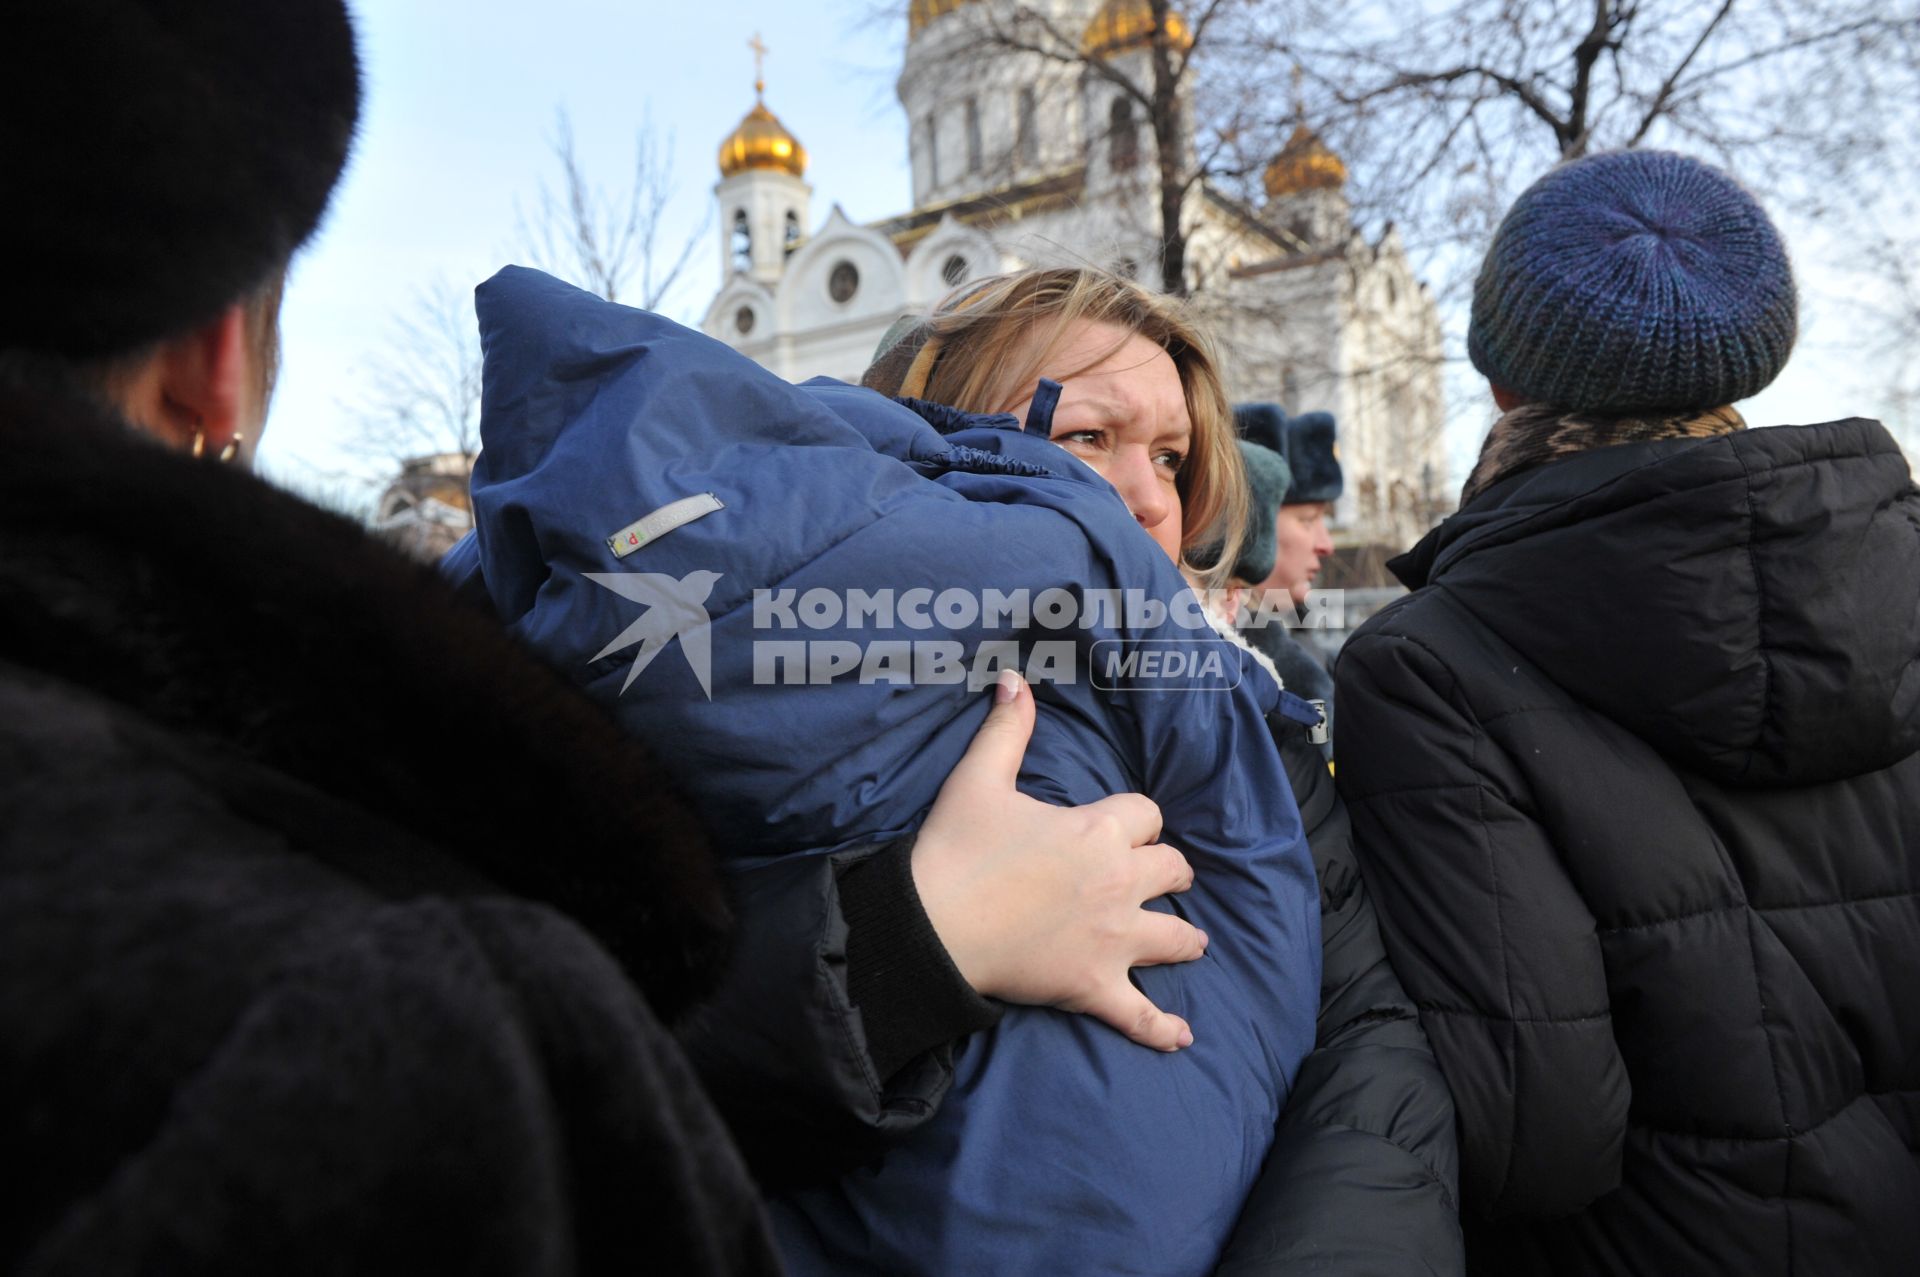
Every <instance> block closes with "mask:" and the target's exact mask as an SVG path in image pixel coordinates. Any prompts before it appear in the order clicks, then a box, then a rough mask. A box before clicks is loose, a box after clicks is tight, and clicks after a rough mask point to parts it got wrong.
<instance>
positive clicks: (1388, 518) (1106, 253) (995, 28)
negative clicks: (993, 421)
mask: <svg viewBox="0 0 1920 1277" xmlns="http://www.w3.org/2000/svg"><path fill="white" fill-rule="evenodd" d="M1012 7H1013V6H1012V5H1011V4H1010V3H1008V2H1007V0H913V3H912V4H911V5H910V7H909V20H908V40H907V46H906V56H905V61H904V65H903V67H902V70H901V75H900V78H899V81H898V93H899V97H900V102H901V105H902V106H903V107H904V108H905V109H906V115H907V119H908V124H909V130H910V132H909V143H908V150H909V154H910V156H911V166H912V189H913V202H914V206H913V208H912V209H910V210H909V211H907V212H905V213H902V214H900V215H899V216H897V217H892V218H888V219H886V220H884V221H881V222H876V223H872V224H868V225H860V224H856V223H854V222H852V221H851V220H849V219H848V218H847V217H846V215H845V214H844V213H843V212H842V211H841V210H840V208H839V207H838V206H837V205H836V206H834V207H832V208H831V209H830V211H828V213H827V214H826V216H825V217H824V218H822V219H820V220H819V221H818V222H816V221H815V220H814V214H813V188H812V186H811V185H810V184H809V183H808V181H807V180H806V179H807V155H806V149H805V147H804V146H802V145H801V143H800V141H799V140H798V139H797V138H796V137H795V136H794V135H793V134H792V133H791V132H789V131H788V130H787V129H786V127H785V126H784V125H783V124H782V123H781V122H780V120H779V119H778V118H777V117H776V116H775V115H774V114H773V113H772V112H771V111H770V110H769V109H768V108H767V107H766V105H765V103H764V102H763V101H756V103H755V105H754V107H753V109H752V110H751V111H749V112H748V114H747V116H746V117H745V118H744V119H743V120H742V121H741V122H740V124H739V126H738V127H737V128H735V130H734V131H733V132H732V133H731V134H729V135H728V137H727V138H726V139H725V141H724V142H723V143H722V144H721V149H720V181H719V184H718V185H717V186H716V187H715V188H714V193H715V196H716V197H717V199H718V200H719V210H720V218H719V222H720V238H721V243H720V257H721V262H720V264H721V271H722V276H721V277H722V279H723V281H724V282H723V283H722V285H721V288H720V290H719V292H718V294H717V295H716V296H715V297H714V299H713V302H712V304H711V305H710V306H709V307H708V309H707V312H706V315H705V317H704V319H703V320H702V327H703V328H704V329H705V331H706V332H707V333H709V334H710V335H712V336H714V337H717V338H719V339H721V340H723V341H725V342H727V343H728V344H730V345H732V346H733V347H734V348H736V349H738V350H740V351H741V352H742V353H744V354H746V355H748V356H750V357H751V358H753V359H755V360H756V361H758V362H759V363H761V364H762V365H764V366H765V367H767V368H768V369H770V370H772V371H773V372H775V373H777V374H779V375H780V376H782V377H786V378H789V379H792V380H802V379H804V378H807V377H813V376H820V375H825V376H831V377H838V378H842V379H845V380H855V379H857V378H858V377H859V375H860V373H861V371H862V370H863V369H864V368H865V367H866V365H867V363H868V362H869V360H870V359H871V358H872V355H873V353H874V346H875V344H876V343H877V342H878V341H879V340H880V337H881V335H882V334H883V333H884V332H885V331H886V329H887V328H888V326H889V325H891V324H892V323H893V322H894V320H896V319H897V318H899V317H900V316H901V315H903V314H908V313H912V312H916V311H925V310H928V309H929V308H931V307H932V306H934V305H935V304H936V303H938V302H939V300H940V299H941V298H942V297H944V296H945V295H946V294H947V293H949V292H950V291H951V290H953V289H954V288H955V287H957V286H959V285H962V284H965V283H966V282H967V281H968V280H971V279H977V278H979V277H982V276H985V275H991V274H998V273H1000V272H1002V271H1008V270H1017V269H1020V268H1023V267H1027V266H1050V265H1061V264H1078V265H1097V266H1101V267H1106V268H1108V269H1113V270H1117V271H1120V272H1121V273H1123V274H1127V275H1131V276H1135V277H1137V278H1139V279H1141V280H1142V282H1144V283H1147V284H1149V285H1156V286H1157V285H1158V284H1159V283H1160V267H1159V263H1160V250H1159V241H1160V212H1159V207H1160V205H1159V188H1158V181H1157V177H1158V168H1157V163H1156V159H1155V150H1154V142H1153V135H1152V133H1151V131H1150V130H1149V128H1148V127H1147V121H1146V120H1145V118H1144V114H1143V112H1142V111H1141V110H1140V108H1139V106H1138V104H1137V102H1136V101H1135V100H1134V98H1133V97H1132V96H1131V95H1130V94H1127V93H1126V92H1125V91H1124V90H1123V89H1121V88H1120V87H1118V86H1117V85H1116V84H1115V83H1114V80H1113V78H1112V75H1115V74H1117V75H1119V76H1122V77H1125V78H1127V79H1128V80H1129V81H1131V82H1132V83H1133V84H1137V85H1146V84H1149V83H1150V82H1151V64H1150V62H1149V61H1148V59H1150V57H1151V36H1152V26H1153V19H1152V16H1151V12H1150V10H1149V9H1148V6H1147V4H1146V0H1025V2H1024V4H1022V5H1021V6H1020V8H1021V9H1022V10H1023V11H1028V12H1032V13H1037V14H1038V15H1039V17H1038V19H1036V20H1038V21H1041V22H1043V23H1044V26H1043V27H1042V30H1043V32H1044V33H1045V35H1046V36H1047V38H1050V39H1054V40H1059V39H1061V38H1063V36H1062V33H1065V35H1064V38H1067V39H1072V40H1075V41H1077V42H1078V44H1079V48H1080V57H1079V58H1077V59H1071V60H1069V59H1062V58H1058V57H1049V56H1047V55H1046V54H1044V53H1041V52H1035V51H1030V50H1023V49H1019V48H1014V47H1009V46H1010V44H1012V43H1013V42H1012V41H1009V40H1007V39H1006V38H1005V35H1004V33H1005V31H1006V30H1007V28H1006V27H1005V26H1004V25H1001V24H1002V23H1003V22H1004V21H1005V18H1006V14H1007V12H1008V10H1010V9H1011V8H1012ZM1167 36H1168V40H1169V42H1170V43H1171V44H1173V46H1174V47H1175V48H1178V49H1184V48H1187V47H1190V45H1191V42H1192V36H1191V34H1190V33H1189V32H1188V31H1187V30H1186V28H1185V26H1184V24H1183V23H1182V22H1181V20H1180V19H1179V18H1178V16H1177V15H1176V16H1172V17H1170V19H1169V21H1168V27H1167ZM1096 62H1097V63H1101V64H1104V66H1105V67H1106V68H1107V69H1108V71H1109V72H1110V73H1111V74H1106V73H1102V72H1101V71H1100V70H1098V69H1097V68H1096V67H1095V65H1094V64H1095V63H1096ZM756 91H757V92H760V91H761V87H760V86H759V85H756ZM1181 118H1182V120H1186V119H1190V118H1191V113H1190V112H1187V111H1183V112H1182V113H1181ZM1182 146H1183V147H1184V148H1185V149H1186V150H1187V152H1188V154H1186V155H1185V156H1183V167H1184V168H1185V169H1186V170H1187V171H1191V168H1192V166H1193V165H1194V159H1193V156H1192V154H1191V147H1192V137H1191V135H1190V133H1186V132H1184V131H1183V136H1182ZM1264 178H1265V180H1264V182H1263V184H1262V185H1263V188H1264V192H1265V199H1264V200H1263V201H1262V202H1261V204H1260V205H1259V206H1258V207H1249V206H1247V205H1245V204H1243V203H1241V202H1239V201H1237V200H1235V199H1232V198H1230V197H1229V196H1228V195H1226V194H1224V193H1222V192H1221V191H1219V190H1217V189H1215V188H1214V187H1212V186H1210V185H1208V184H1207V183H1206V182H1205V181H1204V180H1201V181H1196V182H1194V183H1192V184H1191V185H1190V186H1189V187H1188V189H1187V192H1186V195H1185V197H1184V198H1185V206H1184V208H1183V211H1182V217H1181V224H1182V225H1183V226H1184V227H1186V228H1187V233H1188V247H1187V263H1186V266H1187V281H1186V282H1187V286H1188V290H1189V293H1190V295H1191V301H1192V304H1193V305H1194V307H1195V308H1196V309H1197V310H1199V311H1200V312H1201V314H1202V315H1203V316H1204V317H1205V318H1208V319H1210V320H1211V321H1212V322H1213V325H1214V329H1215V331H1216V332H1217V333H1219V334H1220V336H1221V347H1222V350H1221V354H1222V363H1223V370H1224V372H1225V375H1226V378H1227V389H1228V392H1229V393H1230V394H1231V395H1232V396H1233V398H1234V399H1235V400H1236V401H1246V400H1266V401H1270V402H1275V403H1279V404H1281V405H1282V406H1283V407H1284V408H1286V410H1287V411H1289V412H1309V411H1314V410H1326V411H1329V412H1332V413H1333V414H1334V415H1335V416H1336V418H1337V419H1338V421H1339V428H1340V455H1341V460H1342V463H1343V466H1344V468H1345V471H1346V478H1347V483H1346V493H1345V495H1344V496H1343V497H1342V498H1341V501H1340V503H1339V507H1338V509H1337V510H1336V513H1335V527H1336V536H1337V538H1338V539H1339V540H1341V541H1343V542H1346V543H1350V544H1361V545H1387V546H1394V547H1403V546H1406V545H1409V544H1411V543H1412V542H1413V541H1414V540H1415V539H1417V537H1418V536H1419V535H1420V534H1421V533H1423V532H1424V531H1425V530H1426V528H1427V526H1429V524H1430V523H1431V522H1432V521H1433V519H1434V517H1435V515H1436V513H1437V512H1438V510H1439V508H1440V507H1439V503H1440V502H1441V501H1442V500H1444V498H1442V497H1441V495H1440V494H1442V493H1444V492H1445V491H1446V489H1447V481H1446V475H1445V473H1444V449H1443V446H1442V438H1441V434H1442V421H1443V416H1444V411H1443V404H1442V400H1441V367H1440V357H1441V356H1440V352H1441V344H1440V341H1441V339H1440V323H1439V317H1438V313H1437V310H1436V308H1435V306H1434V302H1433V299H1432V297H1431V296H1430V294H1429V293H1428V291H1427V288H1426V286H1425V285H1424V284H1423V283H1422V282H1421V281H1419V280H1418V279H1416V278H1415V277H1414V275H1413V272H1412V270H1411V268H1410V266H1409V264H1408V261H1407V256H1406V253H1405V251H1404V249H1403V247H1402V245H1401V243H1400V241H1399V238H1398V236H1397V235H1396V234H1395V233H1394V232H1393V231H1392V230H1391V229H1389V230H1387V231H1386V232H1385V233H1384V234H1383V235H1382V236H1380V237H1379V238H1377V239H1373V240H1369V239H1368V238H1367V237H1366V236H1364V235H1363V234H1362V233H1361V232H1360V231H1359V229H1358V228H1357V227H1356V226H1355V224H1354V220H1353V216H1352V211H1351V208H1350V206H1349V204H1348V202H1347V197H1346V195H1345V186H1346V180H1347V171H1346V167H1345V165H1344V163H1343V162H1342V161H1341V159H1340V158H1339V157H1338V156H1337V155H1335V154H1334V153H1333V152H1332V151H1330V150H1329V149H1328V148H1327V147H1326V146H1325V144H1324V143H1323V142H1322V141H1321V139H1320V138H1319V137H1318V136H1317V135H1316V134H1315V133H1314V132H1313V130H1312V129H1310V128H1309V127H1307V125H1306V123H1305V121H1304V120H1302V121H1300V122H1299V123H1298V124H1297V126H1296V127H1295V128H1294V131H1293V136H1292V138H1291V139H1290V140H1289V141H1288V143H1287V144H1286V146H1285V147H1284V148H1283V149H1282V150H1281V152H1280V153H1279V154H1278V155H1277V156H1275V157H1274V159H1273V161H1272V162H1271V163H1270V164H1269V165H1268V166H1267V168H1266V171H1265V175H1264Z"/></svg>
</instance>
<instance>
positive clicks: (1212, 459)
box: [896, 267, 1247, 585]
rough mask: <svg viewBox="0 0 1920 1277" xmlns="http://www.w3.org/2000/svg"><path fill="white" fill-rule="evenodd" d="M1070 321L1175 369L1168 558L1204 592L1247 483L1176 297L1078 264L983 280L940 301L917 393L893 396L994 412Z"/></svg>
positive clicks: (1236, 533)
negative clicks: (1129, 337)
mask: <svg viewBox="0 0 1920 1277" xmlns="http://www.w3.org/2000/svg"><path fill="white" fill-rule="evenodd" d="M1082 322H1085V323H1106V324H1114V325H1116V326H1118V327H1120V328H1123V329H1125V330H1126V331H1127V332H1128V333H1129V334H1138V335H1139V336H1142V337H1145V338H1146V339H1147V340H1148V341H1151V342H1153V343H1154V344H1155V345H1156V346H1159V347H1160V348H1161V349H1162V350H1164V351H1166V352H1167V354H1168V355H1169V356H1170V357H1171V358H1172V360H1173V366H1174V367H1175V368H1176V369H1177V370H1178V371H1179V374H1180V386H1181V389H1182V391H1183V392H1184V393H1185V396H1186V401H1187V415H1188V417H1189V418H1190V419H1191V421H1192V423H1193V436H1192V439H1191V441H1190V443H1189V445H1188V450H1187V459H1186V463H1185V464H1184V465H1182V466H1181V467H1180V473H1179V476H1178V477H1177V479H1176V481H1175V487H1176V490H1177V491H1178V492H1179V494H1180V506H1181V514H1182V519H1183V526H1182V535H1181V543H1180V553H1181V557H1182V559H1183V560H1186V562H1184V563H1182V565H1181V566H1183V567H1188V568H1191V569H1192V570H1194V571H1196V572H1199V573H1200V574H1202V576H1203V578H1204V579H1205V582H1206V584H1209V585H1213V584H1218V582H1217V581H1216V580H1214V578H1215V577H1216V576H1218V575H1220V574H1221V573H1224V572H1226V571H1228V570H1230V569H1231V567H1232V565H1233V562H1234V560H1235V558H1236V557H1237V556H1238V554H1239V548H1240V541H1241V539H1242V537H1243V536H1244V535H1245V532H1246V524H1247V480H1246V476H1245V474H1244V473H1242V468H1241V462H1240V449H1239V448H1238V447H1237V446H1236V444H1235V442H1234V439H1235V436H1234V429H1233V405H1232V404H1231V403H1230V402H1229V401H1228V399H1227V392H1226V388H1225V386H1223V385H1222V384H1221V381H1220V372H1219V361H1218V360H1217V359H1216V358H1215V355H1214V351H1213V343H1212V342H1211V340H1210V339H1209V338H1208V336H1207V335H1206V332H1205V330H1204V329H1202V328H1201V326H1200V324H1199V323H1198V321H1197V320H1196V319H1195V318H1194V316H1193V314H1192V313H1191V312H1190V311H1189V310H1188V309H1187V307H1186V306H1185V305H1183V304H1182V303H1181V302H1179V301H1178V300H1176V299H1174V298H1171V297H1166V296H1162V295H1160V294H1157V293H1151V292H1148V291H1147V290H1146V289H1144V288H1142V287H1140V285H1138V284H1136V283H1134V282H1133V281H1132V280H1129V279H1123V278H1121V277H1120V276H1118V275H1114V274H1110V273H1108V272H1106V271H1100V270H1092V269H1087V268H1080V267H1062V268H1054V269H1045V270H1027V271H1020V272H1018V273H1015V274H1011V275H1001V276H997V277H995V278H992V279H988V280H984V281H982V282H980V283H977V284H974V285H972V286H970V287H968V288H966V289H964V290H962V291H961V292H959V293H957V294H955V295H953V296H952V297H949V298H948V299H947V300H946V301H945V302H943V303H942V304H941V305H940V306H939V307H938V308H936V309H935V311H934V313H933V314H932V315H930V316H928V317H927V319H926V320H924V321H923V322H922V324H921V325H920V326H919V329H918V330H917V331H918V333H919V334H923V342H924V344H923V345H922V346H921V347H920V352H919V353H920V354H921V358H919V359H915V360H914V364H915V366H916V372H918V373H920V374H922V375H923V376H924V384H916V385H914V386H913V387H912V388H911V389H909V390H907V391H905V393H910V394H913V395H917V396H919V397H920V398H924V399H931V400H934V401H936V402H938V403H944V404H951V405H952V406H954V407H956V408H960V409H964V410H966V411H968V412H1000V411H1004V410H1005V409H1006V408H1007V407H1009V406H1010V405H1011V404H1012V403H1013V402H1015V401H1017V399H1018V398H1019V397H1020V395H1021V394H1022V393H1024V392H1025V391H1026V389H1027V388H1029V387H1031V386H1032V385H1033V384H1034V382H1036V381H1037V380H1038V379H1039V377H1040V375H1041V372H1042V370H1043V369H1044V368H1045V367H1046V363H1047V360H1048V359H1049V358H1051V357H1052V356H1053V355H1054V353H1055V352H1056V351H1057V350H1058V349H1059V348H1060V346H1061V344H1062V342H1063V341H1064V339H1065V338H1066V337H1067V335H1068V333H1069V332H1070V331H1071V330H1072V329H1073V328H1074V326H1075V325H1077V324H1080V323H1082ZM909 340H911V337H909ZM1101 357H1102V358H1104V356H1101ZM1098 362H1099V359H1098V358H1096V359H1094V360H1092V361H1090V363H1089V365H1088V366H1092V364H1093V363H1098ZM1056 371H1057V370H1056ZM1077 371H1081V370H1079V369H1068V370H1066V371H1065V372H1064V373H1060V374H1059V375H1060V377H1062V378H1064V377H1071V376H1072V375H1073V374H1074V373H1075V372H1077ZM921 379H922V378H921V376H915V377H914V381H916V382H920V381H921ZM896 389H897V388H896ZM1196 558H1197V559H1199V560H1200V561H1199V562H1194V560H1195V559H1196Z"/></svg>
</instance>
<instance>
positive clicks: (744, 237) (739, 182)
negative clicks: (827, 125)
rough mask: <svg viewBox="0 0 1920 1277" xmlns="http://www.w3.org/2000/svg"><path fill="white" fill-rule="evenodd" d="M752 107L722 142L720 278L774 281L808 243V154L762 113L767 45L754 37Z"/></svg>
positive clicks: (751, 45) (766, 112)
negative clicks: (805, 241)
mask: <svg viewBox="0 0 1920 1277" xmlns="http://www.w3.org/2000/svg"><path fill="white" fill-rule="evenodd" d="M747 47H748V48H750V49H752V50H753V62H754V68H753V69H754V74H753V109H752V110H751V111H748V112H747V113H746V115H745V116H743V117H742V118H741V120H740V123H739V124H738V125H736V126H735V128H734V130H733V132H731V133H729V134H728V135H727V136H726V138H725V139H724V140H723V141H722V142H721V143H720V181H719V183H718V184H717V185H716V186H715V187H714V188H713V193H714V195H715V197H716V198H718V199H719V201H720V272H721V277H722V278H723V279H724V278H729V277H731V276H733V275H735V274H747V275H751V276H752V277H753V278H754V279H757V280H759V281H760V282H762V283H764V284H768V285H771V284H773V283H775V282H776V281H778V280H779V278H780V276H781V274H782V273H783V272H784V271H785V269H786V264H787V257H788V256H789V255H790V254H791V253H792V252H793V250H794V249H796V248H798V247H799V246H800V243H801V241H802V240H804V239H805V238H806V234H807V225H808V208H809V205H810V203H811V201H812V197H813V188H812V187H811V186H809V185H807V183H806V180H805V176H806V171H807V148H806V147H804V146H802V145H800V139H799V138H796V137H795V136H794V135H793V134H792V133H790V132H788V131H787V127H786V125H784V124H782V123H781V122H780V119H779V117H778V116H776V115H775V114H774V113H773V112H772V111H769V110H768V109H767V104H766V90H767V82H766V75H765V59H766V55H767V46H766V45H764V44H762V43H761V41H760V37H759V36H758V35H755V36H754V37H753V39H751V40H749V41H748V42H747Z"/></svg>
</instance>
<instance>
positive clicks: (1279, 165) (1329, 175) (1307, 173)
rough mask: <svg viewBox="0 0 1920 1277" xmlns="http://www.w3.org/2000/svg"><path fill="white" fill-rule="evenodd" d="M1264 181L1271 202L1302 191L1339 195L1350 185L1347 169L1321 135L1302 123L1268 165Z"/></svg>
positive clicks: (1294, 127) (1295, 127) (1263, 176)
mask: <svg viewBox="0 0 1920 1277" xmlns="http://www.w3.org/2000/svg"><path fill="white" fill-rule="evenodd" d="M1261 180H1262V182H1263V183H1264V184H1265V186H1266V188H1267V198H1268V199H1270V200H1277V199H1280V198H1281V197H1283V196H1287V195H1298V194H1299V193H1300V192H1302V191H1337V190H1339V189H1340V188H1341V187H1343V186H1345V185H1346V184H1347V165H1346V162H1345V161H1344V160H1342V159H1341V158H1340V157H1339V156H1338V155H1335V154H1334V153H1333V151H1332V149H1331V148H1330V147H1328V146H1327V144H1326V143H1325V142H1323V141H1321V140H1320V135H1319V134H1318V133H1315V132H1314V131H1313V130H1312V129H1310V128H1308V127H1307V126H1306V124H1305V123H1300V124H1296V125H1294V126H1293V136H1292V137H1290V138H1288V139H1287V144H1286V145H1285V146H1283V147H1281V148H1280V154H1278V155H1276V156H1274V157H1273V161H1272V163H1270V164H1268V165H1267V171H1266V172H1265V173H1264V174H1262V176H1261Z"/></svg>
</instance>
